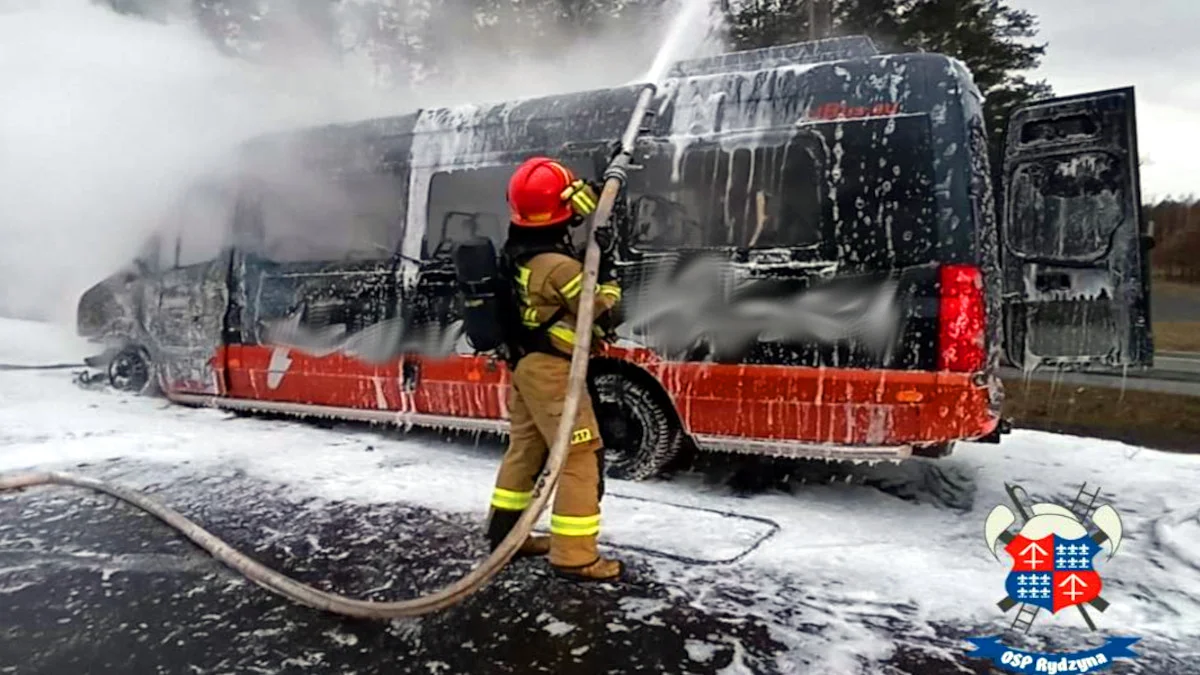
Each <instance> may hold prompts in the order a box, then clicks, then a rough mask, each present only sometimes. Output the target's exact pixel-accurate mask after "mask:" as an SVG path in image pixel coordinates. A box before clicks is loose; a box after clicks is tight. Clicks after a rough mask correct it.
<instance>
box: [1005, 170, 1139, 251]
mask: <svg viewBox="0 0 1200 675" xmlns="http://www.w3.org/2000/svg"><path fill="white" fill-rule="evenodd" d="M1088 156H1095V157H1102V158H1104V160H1106V161H1107V162H1108V167H1109V173H1111V174H1114V175H1116V176H1117V177H1118V178H1119V177H1120V176H1122V175H1124V172H1125V171H1127V167H1126V166H1125V162H1127V161H1128V159H1127V158H1125V157H1123V156H1121V155H1120V154H1118V153H1114V152H1111V151H1108V150H1104V149H1101V148H1095V149H1090V150H1088V151H1087V152H1083V153H1080V152H1071V153H1053V154H1047V155H1044V156H1038V157H1030V158H1028V159H1026V160H1024V161H1022V162H1020V163H1019V164H1017V165H1015V166H1014V167H1013V169H1012V175H1011V178H1010V186H1009V191H1010V192H1011V193H1012V195H1013V198H1010V200H1009V203H1008V204H1006V206H1007V209H1006V210H1007V211H1008V213H1007V214H1006V215H1007V217H1006V218H1005V222H1004V229H1005V237H1004V238H1005V242H1006V244H1005V247H1006V249H1008V251H1009V252H1011V253H1012V254H1013V255H1014V256H1015V257H1017V258H1019V259H1024V260H1060V261H1077V262H1087V261H1094V260H1099V259H1102V258H1105V257H1106V256H1107V255H1108V254H1109V251H1110V250H1111V248H1112V245H1113V237H1115V236H1116V234H1117V232H1118V231H1119V230H1120V229H1121V227H1122V225H1123V224H1124V222H1125V220H1126V219H1127V218H1128V216H1129V214H1128V213H1127V202H1128V201H1129V199H1128V195H1126V189H1127V186H1126V185H1125V183H1124V181H1122V180H1115V181H1109V183H1108V191H1109V192H1110V193H1111V195H1112V197H1111V201H1112V202H1113V203H1114V205H1115V206H1116V208H1117V210H1115V211H1113V212H1112V216H1111V218H1109V221H1110V222H1108V223H1106V224H1105V229H1104V230H1099V229H1097V231H1096V232H1097V234H1098V235H1102V236H1099V237H1097V240H1096V241H1095V242H1094V244H1095V245H1094V246H1092V247H1089V248H1081V247H1064V248H1063V249H1062V251H1061V252H1060V253H1055V252H1051V251H1049V250H1048V249H1047V248H1046V247H1044V246H1037V245H1036V244H1037V242H1038V240H1039V238H1038V233H1042V232H1054V233H1058V234H1060V236H1061V238H1062V239H1063V241H1064V242H1066V241H1067V240H1074V239H1075V238H1074V237H1072V236H1071V235H1072V233H1071V232H1070V230H1069V229H1067V230H1064V229H1063V228H1059V227H1057V226H1054V225H1053V224H1052V223H1051V222H1050V221H1048V220H1047V219H1046V218H1045V215H1046V214H1044V213H1043V214H1042V216H1043V217H1041V218H1039V219H1037V220H1036V221H1030V220H1029V217H1028V216H1029V214H1030V209H1031V208H1032V206H1030V205H1024V206H1023V207H1022V206H1018V205H1017V204H1016V200H1015V198H1017V197H1020V196H1021V195H1022V194H1025V193H1022V192H1021V186H1022V185H1023V184H1026V183H1028V184H1029V190H1030V191H1031V192H1030V193H1029V194H1030V195H1031V196H1032V195H1033V194H1035V193H1036V195H1037V196H1038V197H1040V198H1041V199H1042V200H1043V202H1045V201H1046V200H1048V199H1051V198H1055V197H1057V198H1060V199H1069V197H1067V198H1064V197H1062V196H1061V195H1054V194H1052V193H1048V192H1047V191H1046V189H1045V183H1046V181H1047V180H1053V179H1054V178H1053V177H1050V178H1046V177H1045V172H1046V171H1047V170H1055V169H1057V168H1058V167H1059V166H1061V165H1062V162H1064V161H1067V162H1070V161H1079V160H1080V159H1082V158H1084V157H1088ZM1039 177H1040V180H1038V179H1039ZM1085 180H1086V183H1087V184H1088V185H1091V184H1093V183H1095V182H1096V181H1098V180H1100V179H1099V178H1097V177H1095V176H1090V177H1087V178H1086V179H1085ZM1103 192H1104V191H1103V190H1101V191H1099V192H1090V191H1086V190H1085V191H1081V192H1080V194H1079V195H1077V197H1079V198H1097V197H1099V196H1100V195H1102V194H1103ZM1076 243H1087V242H1086V241H1083V242H1076ZM1031 244H1033V245H1032V246H1031Z"/></svg>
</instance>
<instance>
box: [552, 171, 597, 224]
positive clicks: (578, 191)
mask: <svg viewBox="0 0 1200 675" xmlns="http://www.w3.org/2000/svg"><path fill="white" fill-rule="evenodd" d="M560 196H561V197H562V200H563V201H564V202H567V203H568V204H570V205H571V210H573V211H574V212H575V213H577V214H579V215H580V216H583V217H585V218H586V217H587V216H590V215H592V213H594V212H595V211H596V206H597V203H598V202H599V199H598V198H597V197H596V189H595V188H593V187H592V186H591V185H589V184H588V183H587V181H584V180H582V179H577V180H575V181H574V182H573V183H571V184H570V185H568V186H567V187H566V189H564V190H563V191H562V195H560Z"/></svg>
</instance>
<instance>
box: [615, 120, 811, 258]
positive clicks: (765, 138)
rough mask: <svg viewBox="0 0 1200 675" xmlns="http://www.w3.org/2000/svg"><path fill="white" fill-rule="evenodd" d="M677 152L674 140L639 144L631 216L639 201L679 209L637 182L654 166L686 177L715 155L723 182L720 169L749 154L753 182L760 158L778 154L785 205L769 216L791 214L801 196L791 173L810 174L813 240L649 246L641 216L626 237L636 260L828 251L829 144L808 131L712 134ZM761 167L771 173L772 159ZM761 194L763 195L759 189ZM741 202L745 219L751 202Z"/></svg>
mask: <svg viewBox="0 0 1200 675" xmlns="http://www.w3.org/2000/svg"><path fill="white" fill-rule="evenodd" d="M678 148H679V144H678V141H677V140H674V139H666V138H657V139H646V140H643V141H642V142H641V143H639V155H640V156H641V159H642V162H643V164H644V165H645V167H646V168H643V169H639V170H638V171H635V172H633V173H631V179H630V185H629V198H630V208H631V211H632V209H634V208H635V204H636V203H637V201H638V200H639V199H643V198H648V197H649V198H651V199H652V201H657V202H662V203H675V204H678V202H670V200H662V199H661V197H662V193H661V192H656V193H648V192H646V191H645V187H644V186H645V183H644V182H643V181H641V180H639V179H640V178H641V176H643V175H645V174H642V173H641V172H642V171H646V170H648V169H649V167H650V166H653V165H654V162H655V161H657V162H659V163H660V164H659V166H660V167H661V166H662V164H661V163H663V162H665V166H666V169H667V170H668V171H670V173H671V175H672V176H673V175H674V174H675V172H676V170H678V171H679V172H680V174H681V177H682V172H683V171H684V170H685V167H687V166H688V162H689V161H690V159H689V158H690V157H694V156H696V155H697V154H699V153H705V154H711V155H712V157H711V159H712V162H713V166H714V167H716V169H714V171H716V172H717V173H716V175H717V176H719V175H720V173H719V169H720V164H721V163H725V165H726V166H731V165H732V164H733V163H734V162H735V161H736V156H737V153H739V152H749V153H751V156H752V160H751V162H749V169H748V170H747V173H749V175H750V176H756V175H757V174H758V172H759V169H760V168H761V166H760V165H759V153H763V154H764V155H770V154H773V153H778V154H779V155H780V156H782V158H783V162H782V163H780V165H779V166H778V168H777V169H776V170H777V171H778V172H779V176H778V178H777V179H776V180H777V183H775V184H776V185H777V186H778V188H779V190H778V191H779V192H780V193H781V194H782V195H784V199H781V200H780V201H779V202H778V205H777V206H775V207H774V208H771V207H769V206H768V207H767V208H768V213H773V214H774V215H775V216H776V217H778V216H779V214H781V213H785V212H786V211H787V208H788V206H787V205H788V203H789V202H788V201H787V197H789V196H791V195H793V194H797V193H799V192H800V190H791V189H788V187H787V186H788V185H789V181H788V176H789V173H790V172H795V171H798V170H803V171H804V172H805V173H807V174H809V175H810V176H811V177H812V178H814V179H815V180H813V181H812V184H811V194H810V195H809V196H810V197H811V199H812V201H811V204H809V205H808V207H807V208H808V210H809V213H808V215H809V216H810V217H812V218H814V221H813V225H814V226H813V227H812V228H811V229H810V236H808V237H806V238H805V240H802V241H793V242H791V243H779V242H773V243H770V244H765V245H764V244H757V243H754V244H751V243H749V242H742V241H735V242H732V243H727V244H713V243H711V242H704V243H701V244H700V245H698V246H690V245H683V244H676V245H662V246H646V245H645V244H644V240H643V239H642V237H643V234H642V233H641V232H639V231H638V215H637V214H636V213H632V212H631V214H630V222H629V225H628V232H627V241H628V247H629V249H630V251H631V252H633V253H635V254H640V255H649V256H654V255H662V254H665V253H669V252H671V251H675V250H687V251H766V250H794V251H795V250H803V251H820V250H822V249H823V248H827V247H828V245H829V242H828V241H827V239H828V235H827V233H826V232H825V231H824V219H825V211H826V209H827V206H828V204H827V200H828V196H827V193H828V190H829V188H830V176H829V170H828V167H829V159H828V154H829V153H828V148H827V147H826V145H825V143H824V142H823V140H822V139H821V137H820V136H819V135H818V134H816V133H812V132H807V133H806V132H805V131H799V132H797V131H793V130H789V131H788V132H784V133H780V132H776V133H765V134H764V133H761V132H755V133H747V132H734V133H726V134H712V135H707V136H704V137H702V138H698V139H695V140H693V141H691V142H689V143H688V145H687V147H685V148H683V149H682V150H680V149H678ZM676 153H679V155H678V157H676V156H675V155H676ZM804 158H807V161H805V159H804ZM763 165H765V166H768V167H769V166H770V159H769V157H768V158H767V159H766V160H765V162H764V163H763ZM660 170H661V169H660ZM768 175H770V172H768ZM750 180H754V179H753V178H751V179H750ZM667 181H668V185H674V184H675V183H674V181H673V180H671V178H670V177H668V179H667ZM763 185H769V183H764V184H763ZM756 186H758V185H757V184H756ZM759 191H760V192H761V189H760V190H759ZM749 194H751V193H750V192H747V195H749ZM653 195H657V196H658V197H659V198H658V199H654V198H653V197H652V196H653ZM742 202H743V203H742V209H741V210H742V213H743V214H745V213H746V209H747V208H749V203H750V200H749V199H743V200H742ZM717 203H718V208H720V209H721V210H725V208H726V207H725V201H724V199H723V198H722V199H718V200H717ZM699 227H701V228H703V227H704V226H703V225H699ZM742 229H745V228H742ZM789 229H790V228H789ZM730 231H731V232H733V231H734V230H732V229H731V230H730ZM774 231H775V232H777V233H778V232H784V231H787V230H781V229H779V228H776V229H775V230H774ZM766 232H767V230H763V231H762V232H761V233H760V234H759V235H755V236H761V234H765V233H766Z"/></svg>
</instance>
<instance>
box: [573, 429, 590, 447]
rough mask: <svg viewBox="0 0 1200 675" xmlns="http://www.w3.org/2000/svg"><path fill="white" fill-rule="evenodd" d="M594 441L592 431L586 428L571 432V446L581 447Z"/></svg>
mask: <svg viewBox="0 0 1200 675" xmlns="http://www.w3.org/2000/svg"><path fill="white" fill-rule="evenodd" d="M590 440H592V430H591V429H588V428H587V427H584V428H582V429H576V430H575V431H572V432H571V445H579V444H580V443H587V442H588V441H590Z"/></svg>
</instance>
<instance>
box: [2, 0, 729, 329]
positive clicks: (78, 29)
mask: <svg viewBox="0 0 1200 675" xmlns="http://www.w3.org/2000/svg"><path fill="white" fill-rule="evenodd" d="M679 1H683V2H697V1H701V2H707V0H679ZM142 4H143V5H146V6H156V7H157V8H158V10H159V11H157V12H155V15H154V18H153V19H151V20H147V19H140V18H136V17H132V16H126V15H121V14H118V13H116V12H114V11H112V9H111V8H110V7H108V6H106V5H107V3H99V2H95V1H93V0H0V83H2V86H3V102H2V103H0V314H7V315H16V316H23V317H28V318H42V319H53V320H60V321H68V322H69V321H72V320H73V317H74V311H75V305H76V302H77V300H78V297H79V295H80V293H81V292H82V291H83V290H85V289H86V288H87V287H89V286H90V285H92V284H93V283H95V282H97V281H99V280H100V279H102V278H103V277H105V276H107V275H108V274H111V273H112V272H114V271H116V270H117V269H119V268H120V267H122V266H124V265H125V264H126V263H128V262H129V261H130V260H131V259H132V258H133V257H134V256H135V255H136V253H137V252H138V251H139V249H140V248H141V247H142V246H143V244H144V243H145V242H146V240H147V238H148V236H149V235H150V233H152V232H153V231H154V230H155V229H157V228H158V227H159V226H160V224H162V223H163V222H164V221H165V220H166V219H168V218H169V213H170V211H169V207H170V206H171V204H172V203H173V202H174V200H176V199H178V198H179V197H180V195H181V194H182V192H183V191H184V189H185V188H186V187H187V186H188V185H189V183H190V182H191V181H192V180H193V179H194V178H195V177H196V176H198V175H199V174H201V173H202V172H205V171H208V170H210V169H213V168H215V167H218V166H221V164H222V162H223V161H225V160H226V159H227V158H228V156H229V155H228V153H229V151H230V150H231V149H232V148H234V147H235V146H236V144H238V143H239V142H241V141H243V140H245V139H247V138H249V137H251V136H254V135H256V134H258V133H261V132H264V131H269V130H278V129H284V128H292V127H296V126H302V125H310V124H319V123H324V122H328V121H344V120H349V119H355V118H364V117H372V116H380V115H389V114H401V113H405V112H410V111H412V110H415V109H416V108H418V107H421V106H429V105H443V104H453V103H459V102H464V101H472V102H489V101H499V100H507V99H513V98H523V97H528V96H535V95H544V94H551V93H557V92H562V91H570V90H579V89H590V88H598V87H605V86H614V85H620V84H623V83H626V82H628V81H630V80H633V79H637V78H638V77H639V75H640V74H643V73H644V72H645V71H646V68H647V66H648V65H649V64H650V63H651V62H652V61H653V60H654V56H655V52H656V51H657V49H658V43H659V42H660V41H661V38H662V35H663V34H665V33H666V31H667V29H668V24H669V21H662V22H657V23H651V24H648V25H647V24H645V23H642V24H640V25H630V22H628V21H621V20H620V19H617V20H614V21H613V22H611V23H610V24H609V25H602V26H599V27H597V28H596V29H595V30H594V31H592V33H590V34H589V37H588V38H587V39H580V38H579V37H578V36H572V37H571V38H570V39H567V38H566V37H564V38H563V39H562V40H561V41H560V43H559V44H554V45H550V46H551V47H552V49H543V50H541V54H540V56H539V57H537V58H528V57H526V58H518V57H516V56H513V53H512V51H511V50H509V51H508V52H506V53H504V54H501V53H498V51H497V50H498V49H500V48H501V47H502V46H503V45H496V44H491V45H471V44H462V43H461V42H458V43H455V42H453V40H451V43H450V44H448V48H447V49H446V50H445V53H443V54H440V55H439V58H443V57H444V60H445V61H446V62H447V63H448V64H449V65H450V66H451V68H448V69H446V70H453V71H454V72H455V73H457V74H456V76H455V77H454V78H453V79H450V80H448V79H445V78H443V79H441V80H435V79H430V78H428V77H425V76H423V74H422V73H421V72H420V69H419V68H418V67H417V66H416V65H415V64H409V63H406V62H404V60H403V58H402V55H401V57H397V55H396V52H395V50H392V51H390V52H389V53H388V55H387V58H386V59H383V58H380V51H381V50H380V49H379V47H380V45H379V44H377V43H375V42H372V40H371V39H369V36H366V35H364V34H363V31H364V30H365V29H366V28H369V24H364V23H363V22H362V21H361V20H359V21H357V22H356V21H355V20H353V18H354V16H355V15H354V13H353V12H352V11H351V10H353V9H354V7H356V6H361V5H363V4H369V0H343V2H342V3H341V4H340V5H339V9H338V11H336V12H335V13H334V16H335V20H337V21H340V22H341V24H340V25H338V26H337V30H338V32H339V35H340V38H341V40H342V42H343V43H344V44H343V45H340V47H342V48H343V51H341V52H340V53H332V52H331V50H329V49H319V48H317V47H316V45H317V42H318V41H317V40H316V39H314V38H313V36H311V35H308V34H306V32H305V30H304V26H305V24H304V22H303V21H301V20H291V19H292V18H293V17H290V16H289V15H288V13H287V11H284V12H281V11H280V10H279V9H278V7H290V6H291V3H274V4H272V5H270V7H272V11H274V12H275V13H274V14H268V15H266V16H264V17H262V22H261V23H262V24H263V25H269V26H270V27H271V28H272V29H273V30H274V31H275V34H273V35H272V36H271V38H272V39H271V40H270V43H269V45H268V47H269V49H264V50H262V51H261V52H258V53H255V54H253V56H254V58H253V59H250V60H247V59H241V58H235V57H232V56H230V55H228V54H226V53H223V52H222V50H221V49H219V48H218V47H217V45H216V44H215V43H214V41H213V40H211V39H210V37H209V36H207V35H206V34H204V33H203V32H202V31H201V30H200V29H199V28H198V27H197V25H196V24H195V21H194V18H193V16H192V13H191V12H190V11H189V5H190V3H189V2H188V0H156V2H144V3H142ZM384 4H388V3H384ZM390 4H391V5H396V4H398V3H395V2H392V3H390ZM410 4H411V3H410ZM416 4H417V5H419V4H420V3H416ZM298 6H299V5H298V4H297V7H298ZM429 6H433V5H429ZM667 9H668V11H667V13H668V15H669V13H670V11H671V7H670V3H668V8H667ZM359 16H361V14H360V15H359ZM408 18H409V19H413V18H420V17H419V16H416V17H413V16H410V17H408ZM450 18H451V19H452V20H451V21H450V22H449V23H448V24H447V25H448V28H447V31H448V33H450V34H451V35H450V36H449V37H451V38H452V37H453V34H454V31H455V30H457V29H461V28H462V26H464V25H468V24H469V23H470V22H472V21H475V20H476V17H474V16H463V17H461V18H460V19H459V18H456V17H450ZM505 39H506V40H508V39H511V40H513V41H519V40H520V39H521V36H519V35H513V36H505ZM714 46H715V43H712V42H711V41H710V42H709V43H708V45H707V46H706V47H704V48H701V45H699V44H692V45H689V47H690V48H692V49H693V51H694V52H699V51H705V52H711V51H712V50H713V48H714ZM381 84H385V85H386V89H381V88H380V85H381Z"/></svg>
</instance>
